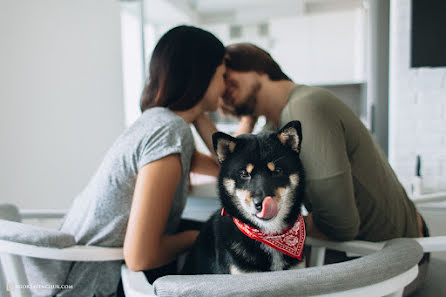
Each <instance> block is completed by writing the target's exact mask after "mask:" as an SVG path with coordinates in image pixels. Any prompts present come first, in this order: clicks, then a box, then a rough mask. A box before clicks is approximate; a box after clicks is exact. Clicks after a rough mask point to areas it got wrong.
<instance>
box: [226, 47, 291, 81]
mask: <svg viewBox="0 0 446 297" xmlns="http://www.w3.org/2000/svg"><path fill="white" fill-rule="evenodd" d="M226 53H227V56H226V59H225V60H226V67H228V68H229V69H232V70H235V71H242V72H245V71H255V72H258V73H265V74H267V75H268V76H269V78H270V79H271V80H273V81H277V80H290V79H289V77H288V76H286V74H285V73H283V72H282V69H280V66H279V64H277V62H276V61H274V59H273V58H272V57H271V55H270V54H269V53H268V52H266V51H265V50H263V49H261V48H259V47H257V46H255V45H254V44H252V43H236V44H232V45H229V46H227V47H226Z"/></svg>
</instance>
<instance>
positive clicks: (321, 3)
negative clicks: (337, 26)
mask: <svg viewBox="0 0 446 297" xmlns="http://www.w3.org/2000/svg"><path fill="white" fill-rule="evenodd" d="M369 1H370V0H369ZM365 5H366V0H145V1H144V6H145V15H146V18H147V19H148V20H150V22H155V23H163V22H172V21H175V22H187V21H190V20H191V21H192V22H196V23H201V24H211V23H234V22H236V23H243V22H254V21H259V20H262V21H264V20H266V19H268V18H272V17H284V16H300V15H305V14H311V13H322V12H327V11H335V10H350V9H356V8H363V7H364V6H365Z"/></svg>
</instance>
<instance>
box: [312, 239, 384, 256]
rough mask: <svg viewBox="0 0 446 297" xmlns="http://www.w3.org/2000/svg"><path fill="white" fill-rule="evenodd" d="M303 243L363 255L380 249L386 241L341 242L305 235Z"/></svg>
mask: <svg viewBox="0 0 446 297" xmlns="http://www.w3.org/2000/svg"><path fill="white" fill-rule="evenodd" d="M305 244H306V245H310V246H312V247H323V248H327V249H330V250H336V251H340V252H346V253H352V254H355V255H360V256H364V255H368V254H371V253H374V252H376V251H379V250H381V249H382V248H383V247H384V245H385V244H386V243H385V242H370V241H362V240H351V241H343V242H341V241H329V240H323V239H318V238H314V237H309V236H307V239H306V242H305Z"/></svg>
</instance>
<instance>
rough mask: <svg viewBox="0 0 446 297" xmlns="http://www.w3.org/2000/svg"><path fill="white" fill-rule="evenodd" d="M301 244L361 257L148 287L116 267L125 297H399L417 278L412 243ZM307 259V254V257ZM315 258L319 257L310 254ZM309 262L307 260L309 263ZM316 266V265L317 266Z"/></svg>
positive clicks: (417, 254) (417, 251)
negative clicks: (335, 262)
mask: <svg viewBox="0 0 446 297" xmlns="http://www.w3.org/2000/svg"><path fill="white" fill-rule="evenodd" d="M307 244H308V245H310V246H312V247H313V248H314V247H317V248H321V247H324V248H325V247H330V248H331V249H336V250H340V251H348V252H353V253H354V254H355V255H364V254H367V255H366V256H364V257H360V258H358V259H355V260H351V261H347V262H343V263H338V264H332V265H325V266H321V267H311V268H307V269H300V270H291V271H279V272H264V273H250V274H243V275H237V276H233V275H195V276H175V275H169V276H165V277H162V278H160V279H158V280H156V281H155V283H154V284H153V286H152V285H150V284H149V283H148V282H147V280H146V279H145V277H144V274H143V273H142V272H132V271H130V270H129V269H128V268H127V267H126V266H125V265H122V269H121V276H122V281H123V287H124V292H125V293H126V296H135V297H142V296H146V297H147V296H211V295H212V296H260V295H264V296H333V297H334V296H352V297H353V296H402V293H403V289H404V287H405V286H406V285H408V284H409V283H410V282H411V281H412V280H414V279H415V277H416V276H417V273H418V261H419V260H420V259H421V257H422V255H423V250H422V248H421V246H420V245H419V244H418V243H417V241H415V240H412V239H407V238H405V239H395V240H391V241H389V242H387V243H379V244H372V245H371V246H369V245H368V243H364V242H358V241H354V242H347V243H334V242H328V241H321V240H316V239H312V238H309V239H308V241H307ZM312 253H313V251H312ZM315 254H316V257H317V256H318V255H319V256H320V254H321V253H319V254H318V253H315ZM310 261H311V260H310ZM318 261H319V260H318Z"/></svg>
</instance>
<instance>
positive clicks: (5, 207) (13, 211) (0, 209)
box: [0, 203, 31, 297]
mask: <svg viewBox="0 0 446 297" xmlns="http://www.w3.org/2000/svg"><path fill="white" fill-rule="evenodd" d="M0 220H5V221H13V222H20V221H21V216H20V213H19V210H18V208H17V207H16V206H15V205H13V204H8V203H0ZM1 224H2V223H0V225H1ZM3 225H4V224H3ZM1 228H3V229H5V228H6V226H0V229H1ZM6 271H7V272H8V281H7V280H6V274H5V272H6ZM24 284H28V279H27V277H26V273H25V268H24V266H23V262H22V257H20V256H16V255H11V254H5V253H2V254H0V287H2V288H6V290H1V291H0V297H8V295H9V296H12V297H28V296H31V292H30V291H29V290H27V289H19V290H17V289H16V288H15V287H16V285H24Z"/></svg>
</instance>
